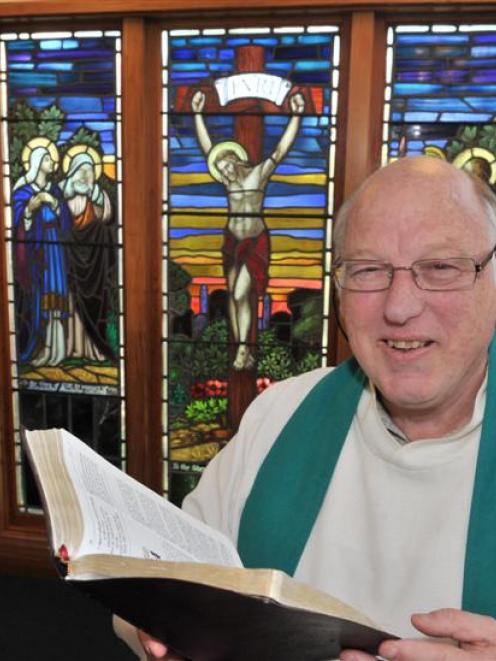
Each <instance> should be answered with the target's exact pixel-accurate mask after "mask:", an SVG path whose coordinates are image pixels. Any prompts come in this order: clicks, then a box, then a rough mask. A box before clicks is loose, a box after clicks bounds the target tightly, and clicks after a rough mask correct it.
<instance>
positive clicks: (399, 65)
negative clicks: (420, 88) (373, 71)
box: [395, 58, 436, 71]
mask: <svg viewBox="0 0 496 661" xmlns="http://www.w3.org/2000/svg"><path fill="white" fill-rule="evenodd" d="M435 64H436V60H428V59H425V58H423V59H421V60H416V59H412V58H405V59H401V58H398V59H397V61H396V64H395V67H396V70H397V71H403V70H406V69H411V68H412V67H424V68H428V67H433V66H434V65H435Z"/></svg>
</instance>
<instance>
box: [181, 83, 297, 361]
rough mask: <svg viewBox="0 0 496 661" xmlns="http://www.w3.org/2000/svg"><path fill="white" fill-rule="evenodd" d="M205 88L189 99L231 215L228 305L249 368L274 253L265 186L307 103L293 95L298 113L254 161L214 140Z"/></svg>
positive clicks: (235, 146)
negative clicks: (259, 300)
mask: <svg viewBox="0 0 496 661" xmlns="http://www.w3.org/2000/svg"><path fill="white" fill-rule="evenodd" d="M204 106H205V94H204V93H203V92H202V91H200V90H198V91H197V92H196V93H195V94H194V96H193V98H192V101H191V107H192V110H193V112H194V113H195V129H196V134H197V138H198V142H199V144H200V147H201V149H202V151H203V153H204V154H205V156H206V157H207V162H208V169H209V172H210V174H211V175H212V177H213V178H214V179H216V180H217V181H220V182H221V183H222V184H223V185H224V186H225V189H226V192H227V199H228V209H229V220H228V223H227V226H226V228H225V230H224V244H223V247H222V256H223V266H224V275H225V278H226V282H227V291H228V309H229V319H230V323H231V329H232V333H233V337H234V341H235V342H236V344H237V345H238V348H237V352H236V357H235V359H234V363H233V367H234V368H235V369H237V370H242V369H249V368H251V367H252V366H253V365H254V362H255V360H254V357H253V355H252V353H251V351H250V348H249V345H248V340H249V334H250V328H251V324H252V309H251V304H250V294H251V292H252V291H253V290H254V291H255V292H256V294H257V296H262V295H263V294H264V292H265V289H266V287H267V280H268V268H269V258H270V241H269V233H268V231H267V227H266V225H265V222H264V219H263V203H264V196H265V189H266V186H267V183H268V181H269V179H270V176H271V175H272V173H273V172H274V170H275V168H276V167H277V165H278V164H279V163H280V162H281V161H282V160H283V158H284V157H285V156H286V154H287V153H288V151H289V149H290V148H291V145H292V144H293V142H294V140H295V138H296V135H297V133H298V129H299V126H300V116H301V115H302V114H303V112H304V109H305V100H304V97H303V95H302V94H300V93H296V94H294V95H293V96H292V97H291V98H290V108H291V111H292V112H293V113H294V114H293V117H291V119H290V120H289V122H288V124H287V126H286V129H285V131H284V133H283V135H282V137H281V139H280V141H279V143H278V144H277V146H276V148H275V149H274V151H273V152H272V154H271V155H270V156H269V158H267V159H265V160H263V161H261V162H260V163H257V164H255V165H252V164H251V163H250V162H249V160H248V154H247V152H246V150H245V148H244V147H243V146H242V145H240V144H239V143H238V142H235V141H232V140H229V141H225V142H219V143H217V144H216V145H215V146H212V141H211V139H210V136H209V133H208V130H207V127H206V124H205V121H204V119H203V116H202V111H203V108H204Z"/></svg>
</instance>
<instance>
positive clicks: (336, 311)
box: [331, 280, 348, 342]
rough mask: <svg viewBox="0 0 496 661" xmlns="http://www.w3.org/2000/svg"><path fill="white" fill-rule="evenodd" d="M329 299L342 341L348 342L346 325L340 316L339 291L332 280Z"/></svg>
mask: <svg viewBox="0 0 496 661" xmlns="http://www.w3.org/2000/svg"><path fill="white" fill-rule="evenodd" d="M331 292H332V293H331V299H332V309H333V311H334V314H335V315H336V323H337V325H338V328H339V330H340V331H341V333H342V334H343V337H344V339H345V340H346V341H347V342H348V333H347V332H346V323H345V320H344V317H343V315H342V314H341V305H340V302H341V290H340V289H339V287H338V286H337V285H336V283H335V282H334V280H333V281H332V284H331Z"/></svg>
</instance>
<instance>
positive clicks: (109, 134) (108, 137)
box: [100, 131, 115, 143]
mask: <svg viewBox="0 0 496 661" xmlns="http://www.w3.org/2000/svg"><path fill="white" fill-rule="evenodd" d="M100 140H101V141H102V142H111V143H113V142H114V140H115V136H114V132H113V131H101V132H100Z"/></svg>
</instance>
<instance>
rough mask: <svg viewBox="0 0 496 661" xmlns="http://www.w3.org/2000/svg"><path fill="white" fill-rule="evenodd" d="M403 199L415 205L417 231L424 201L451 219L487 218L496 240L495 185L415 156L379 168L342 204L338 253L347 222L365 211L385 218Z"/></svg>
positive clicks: (429, 210) (491, 238)
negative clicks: (462, 213)
mask: <svg viewBox="0 0 496 661" xmlns="http://www.w3.org/2000/svg"><path fill="white" fill-rule="evenodd" d="M402 203H404V205H405V207H406V206H407V205H409V207H410V208H411V209H412V230H413V223H414V221H415V214H416V213H418V210H419V207H422V205H423V206H424V210H423V212H424V213H431V214H432V215H433V216H436V215H439V214H443V215H444V216H445V217H450V215H451V214H453V213H454V212H455V211H457V212H458V213H459V212H460V209H461V210H464V211H466V222H467V223H472V222H480V218H481V217H482V218H484V223H483V227H482V229H481V231H483V232H485V233H486V234H487V236H488V239H489V241H490V242H492V243H495V242H496V196H495V195H494V193H493V192H492V191H491V189H490V188H489V187H488V186H487V185H486V184H485V183H484V182H483V181H482V180H481V179H479V178H478V177H475V176H473V175H471V174H469V173H467V172H465V171H463V170H459V169H458V168H456V167H454V166H453V165H451V164H449V163H447V162H446V161H442V160H441V159H438V158H433V157H431V156H415V157H408V158H402V159H399V160H397V161H394V162H393V163H391V164H390V165H387V166H386V167H383V168H381V169H379V170H377V171H376V172H374V174H372V175H371V176H370V177H368V178H367V179H366V180H365V182H364V183H363V184H362V185H361V186H360V188H359V189H358V190H357V191H356V192H355V193H354V194H353V195H352V196H351V197H350V198H349V199H348V200H347V201H346V202H345V204H343V205H342V207H341V209H340V210H339V213H338V214H337V217H336V220H335V223H334V233H333V243H334V254H335V255H336V256H343V250H344V244H345V238H346V232H347V227H348V223H349V222H350V221H351V220H352V218H353V217H355V216H358V215H360V214H362V213H364V212H366V213H367V215H369V216H370V215H372V216H381V215H382V216H385V215H388V214H390V213H391V210H392V209H398V208H399V207H401V206H402ZM428 205H429V208H427V206H428ZM405 212H407V210H406V209H405Z"/></svg>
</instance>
